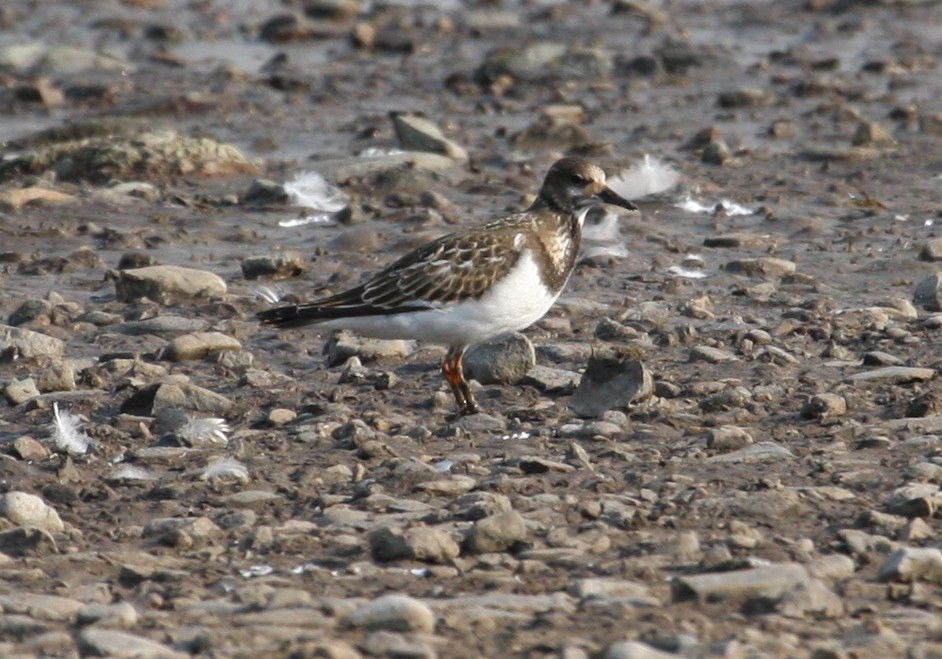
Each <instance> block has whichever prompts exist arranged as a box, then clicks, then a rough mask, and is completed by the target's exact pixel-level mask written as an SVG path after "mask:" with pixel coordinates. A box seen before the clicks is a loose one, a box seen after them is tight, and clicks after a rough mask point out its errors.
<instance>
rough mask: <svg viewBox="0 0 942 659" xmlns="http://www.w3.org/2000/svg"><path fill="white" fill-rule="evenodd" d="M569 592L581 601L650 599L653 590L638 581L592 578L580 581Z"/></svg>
mask: <svg viewBox="0 0 942 659" xmlns="http://www.w3.org/2000/svg"><path fill="white" fill-rule="evenodd" d="M569 592H570V593H571V594H572V595H574V596H575V597H578V598H579V599H591V598H607V599H610V598H613V597H634V598H639V599H650V598H651V597H652V594H651V589H650V588H649V587H648V586H647V585H646V584H643V583H640V582H638V581H629V580H626V579H615V578H601V577H592V578H586V579H579V580H577V581H576V582H575V583H573V584H571V585H570V586H569Z"/></svg>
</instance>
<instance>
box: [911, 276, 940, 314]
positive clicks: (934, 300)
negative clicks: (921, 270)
mask: <svg viewBox="0 0 942 659" xmlns="http://www.w3.org/2000/svg"><path fill="white" fill-rule="evenodd" d="M913 304H915V305H916V306H920V307H922V308H924V309H925V310H926V311H942V272H937V273H935V274H934V275H932V276H931V277H927V278H925V279H923V280H922V281H921V282H919V284H918V285H917V286H916V291H915V292H914V293H913Z"/></svg>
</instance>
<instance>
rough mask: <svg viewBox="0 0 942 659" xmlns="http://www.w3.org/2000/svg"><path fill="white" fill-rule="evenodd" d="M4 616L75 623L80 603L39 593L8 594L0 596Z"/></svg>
mask: <svg viewBox="0 0 942 659" xmlns="http://www.w3.org/2000/svg"><path fill="white" fill-rule="evenodd" d="M0 606H2V607H3V612H4V614H11V613H19V614H23V615H28V616H30V617H32V618H35V619H37V620H48V621H51V622H69V623H71V622H75V618H76V614H77V613H78V611H79V609H81V608H82V603H81V602H79V601H78V600H74V599H72V598H70V597H60V596H58V595H45V594H39V593H24V592H20V593H10V594H8V595H0Z"/></svg>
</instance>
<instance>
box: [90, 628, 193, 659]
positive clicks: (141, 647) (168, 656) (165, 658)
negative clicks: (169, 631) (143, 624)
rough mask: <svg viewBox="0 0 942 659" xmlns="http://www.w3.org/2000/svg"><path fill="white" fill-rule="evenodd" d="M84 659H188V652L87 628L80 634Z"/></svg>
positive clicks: (110, 631)
mask: <svg viewBox="0 0 942 659" xmlns="http://www.w3.org/2000/svg"><path fill="white" fill-rule="evenodd" d="M78 646H79V651H80V652H81V653H82V656H83V657H111V658H112V659H187V657H189V656H190V654H189V653H188V652H176V651H174V650H173V649H172V648H170V647H169V646H167V645H164V644H163V643H158V642H157V641H152V640H150V639H149V638H145V637H143V636H137V635H136V634H130V633H128V632H121V631H115V630H111V629H100V628H98V627H87V628H86V629H83V630H82V631H81V632H79V634H78Z"/></svg>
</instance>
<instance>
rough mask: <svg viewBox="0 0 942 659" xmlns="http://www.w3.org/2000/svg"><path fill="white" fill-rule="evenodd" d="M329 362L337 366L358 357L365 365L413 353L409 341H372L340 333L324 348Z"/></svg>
mask: <svg viewBox="0 0 942 659" xmlns="http://www.w3.org/2000/svg"><path fill="white" fill-rule="evenodd" d="M324 351H325V352H326V353H327V361H328V363H329V364H330V365H331V366H336V365H338V364H342V363H344V362H345V361H347V360H348V359H349V358H350V357H358V358H359V359H360V361H362V362H363V363H369V362H373V361H377V360H380V359H388V358H402V357H405V356H406V355H408V354H409V353H410V352H411V343H410V342H409V341H399V340H389V341H387V340H384V339H370V338H364V337H360V336H357V335H355V334H353V333H352V332H347V331H343V332H338V333H337V334H336V335H335V336H334V337H332V338H331V339H330V341H328V342H327V345H326V346H325V347H324Z"/></svg>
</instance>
